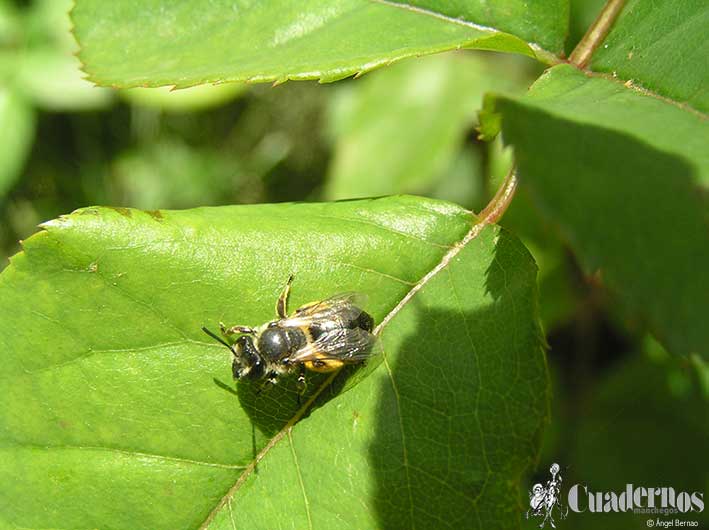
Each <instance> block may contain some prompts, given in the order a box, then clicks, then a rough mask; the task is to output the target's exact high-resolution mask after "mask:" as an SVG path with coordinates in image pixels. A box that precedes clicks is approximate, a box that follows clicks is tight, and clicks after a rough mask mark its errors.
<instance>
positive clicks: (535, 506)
mask: <svg viewBox="0 0 709 530" xmlns="http://www.w3.org/2000/svg"><path fill="white" fill-rule="evenodd" d="M549 472H550V473H551V480H548V481H547V483H546V486H543V485H542V484H540V483H537V484H535V485H534V486H533V487H532V491H530V492H529V509H528V510H527V514H526V517H527V519H529V517H530V516H531V517H541V518H542V522H541V524H540V525H539V528H544V525H545V524H546V523H547V522H549V525H550V526H551V527H552V528H556V525H555V524H554V514H553V511H554V509H555V508H556V510H557V511H558V516H559V519H566V516H567V514H568V513H569V509H568V508H566V509H564V507H563V505H562V504H561V498H560V495H561V475H560V474H559V464H556V463H554V464H552V465H551V468H549Z"/></svg>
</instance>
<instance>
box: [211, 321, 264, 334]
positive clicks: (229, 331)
mask: <svg viewBox="0 0 709 530" xmlns="http://www.w3.org/2000/svg"><path fill="white" fill-rule="evenodd" d="M219 329H221V330H222V335H225V336H227V337H228V336H229V335H236V334H237V333H246V334H248V335H253V334H254V333H256V330H255V329H254V328H250V327H249V326H232V327H230V328H228V327H226V326H225V325H224V323H223V322H220V323H219Z"/></svg>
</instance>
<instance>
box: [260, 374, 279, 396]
mask: <svg viewBox="0 0 709 530" xmlns="http://www.w3.org/2000/svg"><path fill="white" fill-rule="evenodd" d="M266 377H267V378H268V379H266V380H265V381H264V382H263V383H261V385H260V386H259V388H258V390H257V391H256V395H257V396H258V395H260V394H261V392H263V391H264V390H266V389H268V388H273V387H274V386H276V384H278V374H277V373H276V372H269V373H268V374H267V375H266Z"/></svg>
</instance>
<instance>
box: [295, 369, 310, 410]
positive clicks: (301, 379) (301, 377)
mask: <svg viewBox="0 0 709 530" xmlns="http://www.w3.org/2000/svg"><path fill="white" fill-rule="evenodd" d="M296 388H297V389H298V405H300V399H301V398H302V397H303V396H304V395H305V391H306V390H307V389H308V384H307V382H306V381H305V365H304V364H301V365H300V370H299V372H298V382H297V384H296Z"/></svg>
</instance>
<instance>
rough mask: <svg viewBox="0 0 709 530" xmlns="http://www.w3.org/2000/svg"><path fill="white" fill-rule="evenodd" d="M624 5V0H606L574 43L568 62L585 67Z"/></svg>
mask: <svg viewBox="0 0 709 530" xmlns="http://www.w3.org/2000/svg"><path fill="white" fill-rule="evenodd" d="M624 5H625V0H608V1H607V2H606V5H604V6H603V9H602V10H601V12H600V13H599V14H598V17H597V18H596V20H595V21H594V22H593V24H591V27H590V28H588V31H587V32H586V34H585V35H584V36H583V38H582V39H581V40H580V41H579V43H578V44H577V45H576V48H574V51H573V52H571V55H570V56H569V62H571V63H572V64H575V65H576V66H578V67H579V68H586V66H587V65H588V63H589V62H590V61H591V56H592V55H593V52H594V51H596V48H598V46H600V45H601V43H602V42H603V40H604V39H605V38H606V35H608V32H609V31H610V29H611V26H613V22H615V19H616V18H618V15H619V14H620V12H621V11H622V9H623V6H624Z"/></svg>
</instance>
